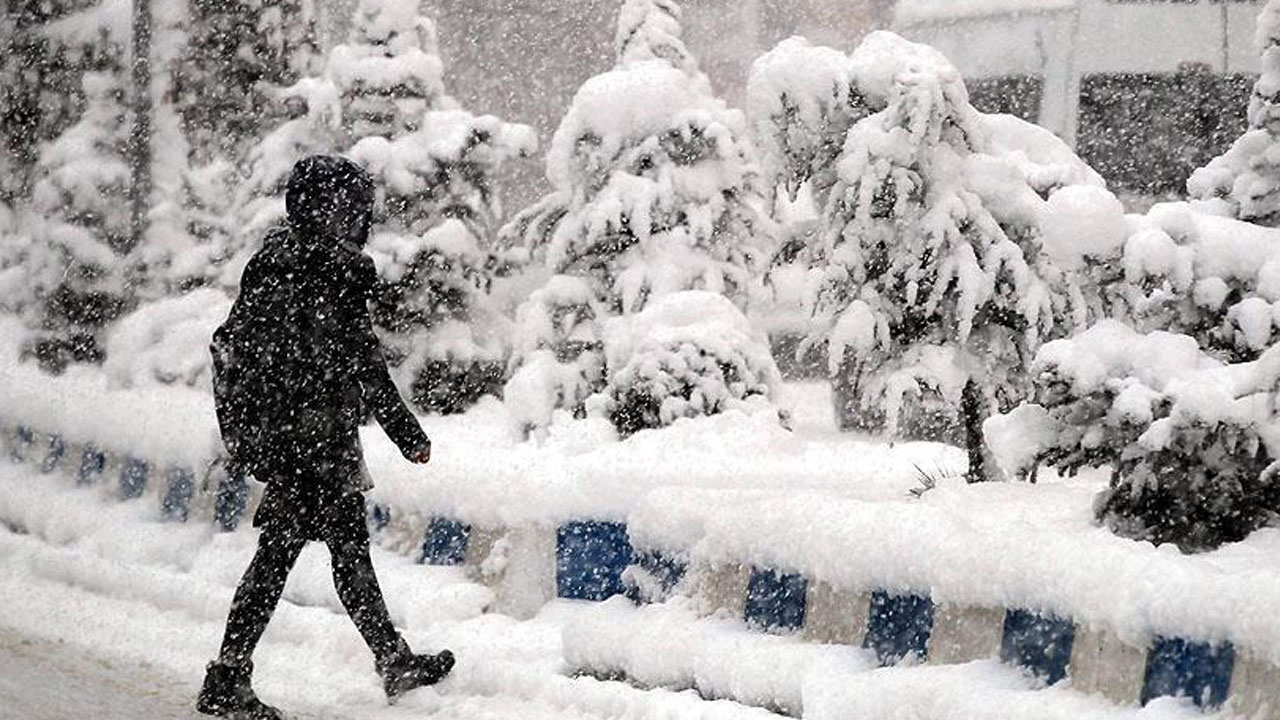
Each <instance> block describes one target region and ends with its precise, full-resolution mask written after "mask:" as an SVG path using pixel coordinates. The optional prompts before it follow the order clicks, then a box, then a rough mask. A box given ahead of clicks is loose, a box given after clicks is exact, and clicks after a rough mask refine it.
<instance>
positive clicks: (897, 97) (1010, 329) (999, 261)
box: [807, 32, 1126, 442]
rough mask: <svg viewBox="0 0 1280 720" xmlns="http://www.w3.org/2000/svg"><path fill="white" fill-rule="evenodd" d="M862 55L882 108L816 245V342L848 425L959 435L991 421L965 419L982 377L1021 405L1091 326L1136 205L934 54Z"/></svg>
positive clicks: (848, 144)
mask: <svg viewBox="0 0 1280 720" xmlns="http://www.w3.org/2000/svg"><path fill="white" fill-rule="evenodd" d="M849 62H850V67H851V71H850V77H851V78H852V85H853V87H854V88H855V89H856V92H857V94H858V96H860V97H861V98H862V99H863V102H865V103H866V105H867V107H868V108H869V109H870V110H871V111H872V112H873V114H871V115H869V116H868V117H865V118H863V119H862V120H859V121H858V122H857V123H856V124H854V125H853V126H852V128H850V130H849V132H848V134H847V136H846V138H845V142H844V146H843V149H842V151H841V154H840V156H839V158H838V159H837V161H836V168H835V170H836V184H835V185H834V186H833V188H832V190H831V193H830V199H829V201H828V202H827V204H826V207H825V210H824V215H823V222H824V225H825V232H824V233H823V235H822V237H821V238H820V242H818V243H817V245H816V246H815V247H812V248H810V258H809V264H810V267H811V268H812V269H811V270H810V273H809V289H808V292H807V296H808V298H809V302H810V308H811V310H812V313H813V317H814V328H815V329H814V331H813V332H812V333H811V334H810V337H809V340H808V344H809V345H811V346H812V345H821V346H825V348H826V351H827V357H828V364H829V370H830V372H831V374H832V375H833V376H835V377H836V378H837V385H838V388H837V389H838V391H839V392H838V393H837V400H838V402H839V403H840V404H841V407H840V408H839V410H840V411H841V416H842V424H844V425H845V426H846V427H855V428H862V429H869V430H877V429H881V428H885V429H888V430H889V431H890V432H891V433H893V434H896V435H900V436H906V437H912V438H922V439H942V440H950V441H953V442H957V441H960V440H962V439H964V437H965V436H966V435H974V434H975V433H976V428H977V423H978V422H979V420H978V418H971V417H967V418H966V419H965V427H964V428H961V427H960V426H959V425H960V424H959V422H958V420H959V415H960V411H961V406H962V402H961V401H962V396H963V395H964V394H965V388H966V387H969V393H970V395H971V400H972V401H971V402H968V403H965V405H966V406H968V407H971V408H974V409H975V412H981V410H980V408H981V406H982V405H983V404H984V403H986V404H991V403H994V404H995V405H996V406H997V407H1000V408H1008V407H1011V406H1013V405H1014V404H1016V403H1017V401H1018V400H1019V399H1020V397H1021V394H1022V392H1023V387H1024V382H1023V381H1022V379H1021V378H1022V375H1023V373H1024V372H1025V367H1026V363H1027V362H1028V361H1029V360H1030V358H1031V356H1032V355H1033V354H1034V351H1035V348H1036V347H1037V346H1038V345H1039V344H1040V342H1041V341H1042V340H1043V339H1049V338H1052V337H1054V336H1060V335H1065V334H1067V333H1068V332H1070V331H1071V330H1072V329H1074V328H1077V327H1081V326H1083V325H1084V322H1085V320H1086V319H1087V317H1088V316H1089V313H1090V309H1091V306H1090V303H1089V298H1090V297H1091V295H1092V294H1093V291H1094V288H1092V287H1091V280H1092V278H1093V276H1092V274H1091V273H1090V272H1087V271H1086V270H1087V266H1088V265H1089V264H1090V263H1091V262H1095V260H1094V259H1095V258H1096V257H1097V256H1110V255H1115V254H1116V253H1118V251H1119V245H1120V244H1121V243H1122V242H1123V240H1124V237H1125V233H1126V225H1125V220H1124V216H1123V212H1122V210H1120V209H1119V207H1120V206H1119V203H1118V202H1117V201H1116V200H1115V199H1114V197H1112V196H1111V195H1110V194H1109V193H1107V192H1106V191H1105V190H1104V189H1103V184H1102V181H1101V179H1100V178H1099V177H1098V175H1097V174H1096V173H1094V172H1093V171H1091V170H1090V169H1089V168H1088V167H1087V166H1085V165H1084V163H1083V162H1081V161H1080V160H1079V159H1078V158H1076V157H1075V155H1074V154H1073V153H1071V151H1070V150H1069V149H1068V148H1067V147H1066V146H1065V145H1063V144H1062V143H1061V141H1059V140H1057V139H1056V138H1054V137H1053V136H1052V135H1051V134H1049V133H1048V132H1046V131H1044V130H1041V129H1039V128H1035V127H1034V126H1031V125H1030V124H1028V123H1024V122H1022V121H1019V120H1016V119H1014V118H1012V117H1008V116H987V115H983V114H981V113H979V112H978V111H976V110H975V109H974V108H973V107H972V105H970V103H969V100H968V94H967V92H966V90H965V87H964V83H963V82H962V80H961V77H960V74H959V72H958V71H957V70H956V69H955V68H954V67H953V66H952V65H951V64H950V63H949V62H948V61H947V60H946V59H945V58H943V57H942V56H941V55H939V54H938V53H936V52H935V51H933V50H932V49H930V48H927V47H925V46H921V45H916V44H913V43H909V42H907V41H905V40H903V39H901V38H899V37H898V36H896V35H893V34H892V33H887V32H878V33H873V34H872V35H870V36H868V38H867V39H866V40H865V41H864V42H863V43H862V45H861V46H859V48H858V49H857V50H856V51H855V52H854V53H853V55H852V56H851V57H850V60H849ZM1073 200H1074V202H1072V201H1073ZM1077 203H1083V204H1084V205H1085V206H1086V208H1087V210H1086V211H1084V212H1080V211H1077V210H1075V209H1073V206H1074V205H1075V204H1077ZM1090 216H1094V219H1092V220H1090V222H1091V223H1093V224H1092V225H1088V226H1082V227H1073V226H1072V219H1073V218H1074V219H1075V220H1076V221H1078V220H1079V219H1080V218H1081V217H1090ZM1055 221H1060V222H1063V223H1065V224H1066V225H1067V226H1068V227H1067V228H1066V229H1062V230H1061V231H1058V232H1055ZM1076 224H1077V225H1078V224H1079V223H1078V222H1077V223H1076Z"/></svg>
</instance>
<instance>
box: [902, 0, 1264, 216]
mask: <svg viewBox="0 0 1280 720" xmlns="http://www.w3.org/2000/svg"><path fill="white" fill-rule="evenodd" d="M1261 6H1262V3H1261V2H1257V1H1255V0H971V1H969V2H956V0H901V2H900V3H899V4H898V6H897V8H896V11H895V14H894V20H893V25H894V27H895V29H897V30H898V31H899V32H901V33H902V34H903V35H905V36H906V37H909V38H911V39H912V40H916V41H919V42H923V43H927V44H929V45H932V46H934V47H936V48H937V49H938V50H940V51H941V52H942V53H943V54H945V55H946V56H947V57H949V58H950V59H951V60H952V62H954V63H955V64H956V66H957V67H958V68H959V69H960V71H961V72H962V73H964V75H965V77H966V80H967V81H968V84H969V88H970V95H971V96H972V98H973V101H974V104H975V105H976V106H978V107H979V109H982V110H985V111H988V112H1008V113H1011V114H1014V115H1018V116H1021V117H1023V118H1024V119H1028V120H1032V121H1035V122H1038V123H1039V124H1041V125H1043V126H1044V127H1046V128H1048V129H1050V130H1052V131H1053V132H1055V133H1057V134H1058V135H1059V136H1061V137H1062V138H1063V139H1065V140H1066V141H1067V142H1068V143H1069V144H1071V145H1072V146H1073V147H1075V148H1076V149H1077V151H1078V152H1079V153H1080V155H1081V156H1082V157H1083V158H1084V159H1085V160H1086V161H1087V162H1089V163H1090V164H1091V165H1093V166H1094V167H1095V168H1097V169H1098V171H1099V172H1101V173H1102V174H1103V176H1104V177H1106V178H1107V180H1108V182H1109V183H1110V184H1111V185H1112V187H1113V189H1115V190H1117V191H1119V192H1121V193H1124V194H1130V195H1135V196H1141V197H1147V198H1159V197H1166V196H1171V195H1178V194H1181V193H1182V192H1183V189H1184V185H1185V182H1186V179H1187V177H1188V176H1189V175H1190V173H1191V171H1192V170H1194V169H1195V168H1196V167H1199V166H1200V165H1203V164H1204V163H1205V162H1207V161H1208V160H1209V159H1210V158H1212V157H1214V156H1215V155H1217V154H1218V153H1220V152H1221V151H1222V150H1223V149H1225V148H1226V147H1227V146H1228V145H1229V144H1230V142H1231V141H1232V140H1233V139H1234V138H1235V137H1236V136H1238V135H1239V133H1240V132H1241V130H1243V128H1244V126H1245V124H1246V123H1245V110H1246V106H1247V103H1248V97H1249V94H1250V92H1251V89H1252V84H1253V81H1254V79H1255V77H1256V74H1257V71H1258V50H1257V48H1256V47H1255V44H1254V24H1255V20H1256V18H1257V15H1258V13H1259V11H1260V10H1261Z"/></svg>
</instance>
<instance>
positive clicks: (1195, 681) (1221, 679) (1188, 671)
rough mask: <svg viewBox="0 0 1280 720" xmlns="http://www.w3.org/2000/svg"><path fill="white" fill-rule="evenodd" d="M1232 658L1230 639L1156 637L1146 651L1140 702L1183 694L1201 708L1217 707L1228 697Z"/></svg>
mask: <svg viewBox="0 0 1280 720" xmlns="http://www.w3.org/2000/svg"><path fill="white" fill-rule="evenodd" d="M1235 659H1236V651H1235V648H1234V647H1233V646H1232V645H1231V643H1223V644H1221V645H1210V644H1209V643H1197V642H1189V641H1187V640H1183V639H1182V638H1167V637H1157V638H1156V639H1155V642H1154V643H1152V645H1151V650H1150V651H1149V652H1148V653H1147V670H1146V674H1145V676H1144V677H1143V680H1142V704H1143V705H1146V704H1147V703H1148V702H1149V701H1151V700H1153V699H1155V698H1158V697H1164V696H1185V697H1189V698H1191V700H1192V702H1194V703H1195V704H1196V705H1198V706H1199V707H1201V708H1205V709H1213V708H1217V707H1219V706H1221V705H1222V704H1223V703H1224V702H1226V700H1227V691H1228V690H1230V688H1231V672H1232V670H1233V669H1234V667H1235Z"/></svg>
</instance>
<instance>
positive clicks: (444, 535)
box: [418, 517, 471, 565]
mask: <svg viewBox="0 0 1280 720" xmlns="http://www.w3.org/2000/svg"><path fill="white" fill-rule="evenodd" d="M470 539H471V526H470V525H467V524H466V523H464V522H459V521H457V520H450V519H448V518H442V517H437V518H432V519H431V522H430V523H429V524H428V525H427V533H426V536H425V537H423V539H422V553H421V554H420V556H419V558H418V562H421V563H426V564H427V565H461V564H462V563H464V562H466V559H467V542H468V541H469V540H470Z"/></svg>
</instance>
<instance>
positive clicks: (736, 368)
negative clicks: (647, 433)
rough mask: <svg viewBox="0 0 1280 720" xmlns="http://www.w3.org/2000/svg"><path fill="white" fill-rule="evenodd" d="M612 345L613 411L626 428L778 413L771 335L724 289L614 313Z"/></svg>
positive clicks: (778, 381)
mask: <svg viewBox="0 0 1280 720" xmlns="http://www.w3.org/2000/svg"><path fill="white" fill-rule="evenodd" d="M604 349H605V357H606V359H607V363H608V367H609V368H610V372H609V380H608V385H607V387H606V388H605V393H606V394H607V398H608V399H607V403H606V412H607V414H608V416H609V419H610V421H611V422H612V423H613V425H614V427H616V428H618V431H619V432H620V433H622V434H623V435H631V434H633V433H635V432H638V431H640V430H645V429H650V428H658V427H664V426H667V425H671V424H672V423H674V422H675V421H676V420H677V419H679V418H693V417H701V416H705V415H716V414H719V413H722V412H726V411H728V410H733V409H737V410H744V411H748V412H753V411H763V412H767V413H774V414H777V413H778V410H777V408H776V407H775V405H774V403H776V402H777V399H778V395H779V391H780V390H781V387H782V376H781V374H780V373H779V372H778V366H777V365H776V364H775V363H774V361H773V355H771V354H770V351H769V343H768V340H767V339H766V338H764V337H763V336H762V335H761V334H760V333H758V332H756V331H755V330H753V329H752V327H751V325H750V323H748V322H747V318H746V317H745V316H743V314H742V313H741V311H739V310H738V309H737V308H736V307H734V305H733V303H731V302H729V301H728V300H727V299H725V298H724V297H722V296H720V295H716V294H714V293H709V292H700V291H688V292H683V293H676V294H674V295H668V296H666V297H663V298H660V299H659V300H657V301H656V302H654V303H653V304H652V305H650V306H649V307H648V308H646V309H645V310H644V311H642V312H640V313H638V314H636V315H634V316H631V317H626V318H618V319H614V320H612V321H610V324H609V328H608V330H607V332H606V334H605V347H604Z"/></svg>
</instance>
